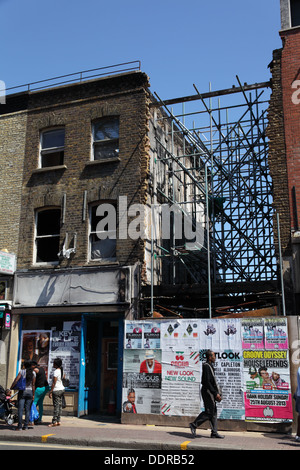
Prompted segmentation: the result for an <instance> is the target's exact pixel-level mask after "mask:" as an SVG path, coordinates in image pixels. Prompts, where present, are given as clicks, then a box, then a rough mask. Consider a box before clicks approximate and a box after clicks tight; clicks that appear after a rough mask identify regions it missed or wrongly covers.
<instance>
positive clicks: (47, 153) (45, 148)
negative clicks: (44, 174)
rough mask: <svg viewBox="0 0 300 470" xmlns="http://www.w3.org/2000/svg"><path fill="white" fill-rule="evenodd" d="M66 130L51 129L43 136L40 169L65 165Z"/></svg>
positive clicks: (43, 133)
mask: <svg viewBox="0 0 300 470" xmlns="http://www.w3.org/2000/svg"><path fill="white" fill-rule="evenodd" d="M64 150H65V129H62V128H60V129H51V130H48V131H44V132H42V134H41V154H40V167H41V168H47V167H51V166H58V165H63V163H64Z"/></svg>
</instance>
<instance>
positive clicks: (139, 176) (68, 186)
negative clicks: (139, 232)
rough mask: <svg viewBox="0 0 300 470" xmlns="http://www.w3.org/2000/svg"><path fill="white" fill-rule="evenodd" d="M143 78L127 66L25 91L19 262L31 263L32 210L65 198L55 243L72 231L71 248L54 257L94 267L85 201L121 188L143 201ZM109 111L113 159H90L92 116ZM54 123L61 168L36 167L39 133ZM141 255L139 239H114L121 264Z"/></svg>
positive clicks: (21, 265)
mask: <svg viewBox="0 0 300 470" xmlns="http://www.w3.org/2000/svg"><path fill="white" fill-rule="evenodd" d="M148 85H149V84H148V77H147V76H146V75H145V74H143V73H141V72H134V73H132V74H124V75H121V76H116V77H110V78H106V79H100V80H95V81H93V82H86V83H82V84H80V85H72V86H66V87H60V88H56V89H51V90H48V91H42V92H36V93H32V94H31V95H30V97H29V104H28V108H29V110H28V126H27V138H26V146H25V166H24V179H23V192H22V211H21V219H20V243H19V251H18V269H29V268H31V267H33V249H34V214H35V210H36V209H38V208H41V207H45V206H58V207H62V200H63V198H64V197H65V201H66V205H65V221H64V223H63V224H62V227H61V232H60V246H61V247H62V245H63V241H64V238H65V235H66V233H68V235H69V240H71V239H72V236H73V234H74V233H75V232H76V233H77V252H76V254H75V256H73V257H72V258H71V259H69V260H63V261H61V262H60V266H62V267H66V266H72V267H77V266H87V265H92V266H95V264H97V262H95V261H93V262H89V261H88V233H89V217H88V207H89V204H91V203H93V202H98V201H103V200H105V201H106V200H108V201H117V199H118V197H119V196H124V195H127V198H128V205H131V204H133V203H143V201H144V200H145V191H146V190H147V185H146V181H147V176H148V174H147V166H148V164H147V156H148V153H149V152H148V138H147V131H148V127H147V126H148V98H147V97H148V92H147V88H148ZM109 115H118V116H119V117H120V135H119V142H120V153H119V157H120V161H116V162H109V163H97V162H92V163H91V161H90V160H91V137H92V136H91V129H92V127H91V123H92V121H93V120H95V119H97V118H101V117H103V116H109ZM59 125H63V126H64V127H65V153H64V165H65V168H60V169H57V170H51V169H48V170H46V171H44V170H43V171H38V172H37V171H36V169H37V168H38V159H39V141H40V132H41V130H43V129H46V128H51V127H52V126H59ZM84 200H85V202H86V209H85V211H84V207H85V206H84ZM66 248H68V247H66ZM143 256H144V244H143V241H134V240H130V239H127V240H121V241H119V240H117V262H118V263H119V264H120V265H133V264H135V263H136V262H137V261H143Z"/></svg>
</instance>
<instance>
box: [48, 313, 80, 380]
mask: <svg viewBox="0 0 300 470" xmlns="http://www.w3.org/2000/svg"><path fill="white" fill-rule="evenodd" d="M63 327H64V329H63V330H62V331H52V337H51V348H50V369H51V370H50V380H51V379H52V375H53V372H54V368H53V361H54V359H55V358H56V357H59V358H60V359H61V360H62V365H63V370H64V375H65V377H66V378H67V379H69V381H70V383H69V386H68V388H75V389H77V388H78V386H79V365H80V329H81V322H64V325H63Z"/></svg>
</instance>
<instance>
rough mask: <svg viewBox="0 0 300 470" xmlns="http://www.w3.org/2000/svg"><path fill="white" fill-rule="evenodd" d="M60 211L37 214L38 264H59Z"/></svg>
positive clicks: (50, 210) (44, 211)
mask: <svg viewBox="0 0 300 470" xmlns="http://www.w3.org/2000/svg"><path fill="white" fill-rule="evenodd" d="M59 236H60V209H44V210H40V211H38V212H37V213H36V237H35V243H36V263H58V252H59Z"/></svg>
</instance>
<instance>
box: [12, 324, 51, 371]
mask: <svg viewBox="0 0 300 470" xmlns="http://www.w3.org/2000/svg"><path fill="white" fill-rule="evenodd" d="M51 333H52V332H51V331H44V330H38V331H31V330H30V331H23V332H22V338H21V347H20V363H21V364H22V363H23V362H24V361H36V362H37V363H38V364H40V365H41V366H42V367H43V368H44V369H45V372H46V376H47V378H48V377H49V357H50V340H51Z"/></svg>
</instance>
